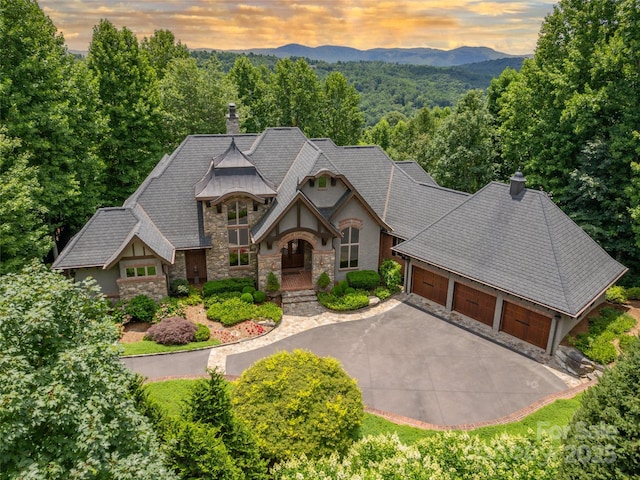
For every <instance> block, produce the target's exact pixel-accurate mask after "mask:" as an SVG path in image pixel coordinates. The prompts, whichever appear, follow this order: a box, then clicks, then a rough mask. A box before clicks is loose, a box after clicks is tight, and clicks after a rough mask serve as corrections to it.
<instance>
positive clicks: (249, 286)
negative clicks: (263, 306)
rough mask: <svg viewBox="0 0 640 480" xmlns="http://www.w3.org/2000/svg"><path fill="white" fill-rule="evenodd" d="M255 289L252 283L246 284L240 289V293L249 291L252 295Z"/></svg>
mask: <svg viewBox="0 0 640 480" xmlns="http://www.w3.org/2000/svg"><path fill="white" fill-rule="evenodd" d="M255 291H256V288H255V287H254V286H253V285H247V286H246V287H244V288H243V289H242V293H250V294H252V295H253V292H255Z"/></svg>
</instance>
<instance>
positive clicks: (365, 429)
mask: <svg viewBox="0 0 640 480" xmlns="http://www.w3.org/2000/svg"><path fill="white" fill-rule="evenodd" d="M581 395H582V394H579V395H577V396H576V397H574V398H571V399H568V400H556V401H555V402H553V403H551V404H549V405H547V406H545V407H543V408H541V409H540V410H538V411H537V412H534V413H532V414H531V415H529V416H528V417H525V418H524V419H522V420H520V421H519V422H513V423H507V424H504V425H492V426H489V427H481V428H478V429H476V430H471V431H470V432H469V433H470V434H472V435H477V436H478V437H480V438H481V439H483V440H489V439H491V438H493V437H495V436H496V435H501V434H503V433H506V434H509V435H522V436H525V437H526V436H529V435H531V433H530V430H533V432H534V434H538V432H542V431H545V432H546V433H548V434H550V435H551V436H552V438H553V439H554V441H556V442H559V441H560V438H559V433H560V429H561V428H562V427H565V426H566V425H568V423H569V421H570V420H571V417H572V416H573V414H574V412H575V411H576V410H577V409H578V407H579V406H580V397H581ZM385 433H396V434H397V435H398V438H399V439H400V441H401V442H402V443H405V444H412V443H415V442H416V441H418V440H420V439H422V438H426V437H430V436H433V435H438V434H440V432H439V431H436V430H422V429H420V428H416V427H410V426H408V425H396V424H395V423H393V422H390V421H388V420H385V419H383V418H380V417H378V416H376V415H370V414H365V419H364V422H363V424H362V428H361V429H360V435H361V436H362V437H366V436H367V435H379V434H385Z"/></svg>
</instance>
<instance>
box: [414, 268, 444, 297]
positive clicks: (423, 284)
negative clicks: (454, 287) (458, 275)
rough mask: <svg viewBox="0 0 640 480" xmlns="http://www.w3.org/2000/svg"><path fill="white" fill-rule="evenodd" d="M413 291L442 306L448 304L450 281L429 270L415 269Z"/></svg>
mask: <svg viewBox="0 0 640 480" xmlns="http://www.w3.org/2000/svg"><path fill="white" fill-rule="evenodd" d="M411 285H412V287H411V288H412V291H413V292H414V293H417V294H418V295H420V296H421V297H424V298H427V299H429V300H432V301H434V302H436V303H439V304H440V305H444V306H446V304H447V290H448V288H449V279H448V278H447V277H443V276H442V275H438V274H437V273H433V272H431V271H429V270H424V269H422V268H417V267H413V282H412V284H411Z"/></svg>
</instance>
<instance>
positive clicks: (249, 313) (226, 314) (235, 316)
mask: <svg viewBox="0 0 640 480" xmlns="http://www.w3.org/2000/svg"><path fill="white" fill-rule="evenodd" d="M246 295H249V294H246ZM207 318H208V319H209V320H213V321H216V322H220V323H222V324H223V325H224V326H225V327H231V326H233V325H236V324H238V323H241V322H244V321H246V320H260V319H265V320H272V321H274V322H276V323H278V322H280V320H282V309H281V308H280V307H278V306H277V305H275V304H273V303H264V304H262V305H254V304H252V303H246V302H244V301H242V300H241V299H239V298H231V299H229V300H226V301H224V302H222V303H215V304H213V305H211V306H210V307H209V309H208V310H207Z"/></svg>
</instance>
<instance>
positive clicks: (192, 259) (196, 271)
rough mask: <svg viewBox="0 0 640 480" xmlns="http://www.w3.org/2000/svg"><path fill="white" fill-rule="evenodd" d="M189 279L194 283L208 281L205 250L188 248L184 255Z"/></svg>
mask: <svg viewBox="0 0 640 480" xmlns="http://www.w3.org/2000/svg"><path fill="white" fill-rule="evenodd" d="M184 257H185V258H184V259H185V264H186V268H187V280H189V283H192V284H195V285H197V284H200V283H204V282H206V281H207V256H206V254H205V251H204V250H187V251H186V252H185V255H184Z"/></svg>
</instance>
